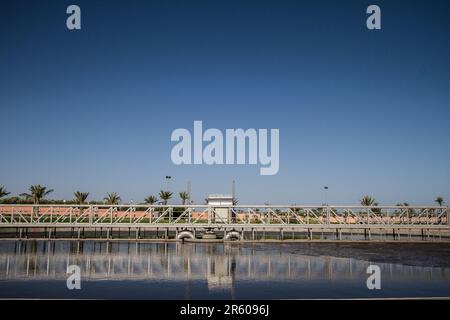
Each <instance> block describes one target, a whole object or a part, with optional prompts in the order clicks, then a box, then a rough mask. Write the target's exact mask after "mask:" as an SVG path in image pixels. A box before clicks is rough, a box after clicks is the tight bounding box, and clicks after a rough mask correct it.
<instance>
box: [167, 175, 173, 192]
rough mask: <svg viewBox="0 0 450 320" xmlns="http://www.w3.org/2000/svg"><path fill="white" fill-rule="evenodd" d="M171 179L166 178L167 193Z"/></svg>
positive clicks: (169, 177)
mask: <svg viewBox="0 0 450 320" xmlns="http://www.w3.org/2000/svg"><path fill="white" fill-rule="evenodd" d="M170 179H172V176H166V191H169V181H170Z"/></svg>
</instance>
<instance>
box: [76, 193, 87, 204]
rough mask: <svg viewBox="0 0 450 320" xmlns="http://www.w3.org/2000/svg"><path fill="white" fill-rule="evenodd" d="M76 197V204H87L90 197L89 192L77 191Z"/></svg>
mask: <svg viewBox="0 0 450 320" xmlns="http://www.w3.org/2000/svg"><path fill="white" fill-rule="evenodd" d="M74 196H75V198H74V199H73V201H74V202H75V203H76V204H85V203H86V199H87V197H88V196H89V192H81V191H77V192H74Z"/></svg>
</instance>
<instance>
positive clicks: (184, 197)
mask: <svg viewBox="0 0 450 320" xmlns="http://www.w3.org/2000/svg"><path fill="white" fill-rule="evenodd" d="M180 198H181V201H182V203H183V206H184V205H185V204H186V201H187V200H189V193H187V192H185V191H183V192H180Z"/></svg>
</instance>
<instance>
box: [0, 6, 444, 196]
mask: <svg viewBox="0 0 450 320" xmlns="http://www.w3.org/2000/svg"><path fill="white" fill-rule="evenodd" d="M69 4H78V5H79V6H80V7H81V10H82V30H81V31H75V32H71V31H68V30H67V29H66V25H65V21H66V17H67V15H66V13H65V11H66V7H67V6H68V5H69ZM370 4H378V5H379V6H380V7H381V10H382V30H381V31H369V30H367V28H366V26H365V23H366V16H367V15H366V14H365V10H366V8H367V6H368V5H370ZM449 13H450V2H449V1H438V0H436V1H432V2H430V1H356V0H355V1H339V2H338V1H334V0H333V1H331V0H330V1H323V0H320V1H313V0H311V1H275V0H273V1H264V0H262V1H249V0H241V1H234V0H226V1H225V0H223V1H216V0H208V1H199V0H188V1H173V0H160V1H124V0H121V1H92V0H90V1H78V0H77V1H42V0H41V1H23V0H21V1H17V0H3V1H1V3H0V40H1V41H0V111H1V113H0V114H1V122H0V132H1V136H2V143H1V153H0V155H1V157H0V185H2V184H4V185H5V186H7V188H8V190H9V191H11V192H12V194H18V193H22V192H25V191H26V189H27V187H28V186H29V185H30V184H38V183H39V184H43V185H46V186H49V187H51V188H54V189H55V192H54V194H53V195H52V197H54V198H61V199H70V198H72V193H73V191H75V190H81V191H89V192H91V196H90V199H91V200H92V199H101V198H103V196H104V195H105V193H106V192H111V191H117V192H118V193H119V194H120V195H121V196H122V199H123V200H124V201H129V200H130V199H133V200H134V201H135V202H136V201H141V200H142V199H143V198H144V196H146V195H149V194H156V193H157V192H158V191H159V190H160V189H161V188H162V187H164V186H165V182H164V177H165V176H166V175H171V176H173V181H172V182H171V185H170V186H171V189H172V190H173V191H176V192H177V193H178V192H179V191H182V190H184V189H186V184H187V182H188V181H191V183H192V195H193V199H194V200H196V202H201V201H203V199H204V198H205V196H206V195H207V194H208V193H222V192H230V191H231V181H232V179H235V180H236V189H237V196H238V198H239V200H240V203H241V204H247V203H264V202H270V203H274V204H275V203H288V204H293V203H296V204H321V203H323V202H324V197H325V195H324V191H323V189H322V187H323V186H324V185H327V186H329V188H330V189H329V190H328V195H327V198H328V199H327V200H328V202H329V203H333V204H356V203H358V199H360V198H361V196H362V195H364V194H370V195H373V196H374V197H375V198H376V199H377V200H378V201H379V202H380V203H381V204H395V203H397V202H404V201H407V202H410V203H412V204H431V203H432V202H433V200H434V199H435V197H436V196H438V195H441V196H444V197H445V198H446V200H447V201H450V161H449V158H450V148H449V143H450V139H449V135H450V132H449V124H450V122H449V116H450V58H449V57H450V41H449V39H450V19H449V18H448V16H449ZM194 120H202V121H203V124H204V126H205V127H207V128H211V127H213V128H219V129H222V130H224V129H226V128H239V127H241V128H279V129H280V171H279V173H278V174H277V175H275V176H260V175H259V167H258V166H206V165H203V166H175V165H173V164H172V162H171V159H170V151H171V148H172V146H173V143H171V141H170V134H171V132H172V130H174V129H176V128H188V129H191V128H192V125H193V121H194ZM176 201H178V199H177V200H176Z"/></svg>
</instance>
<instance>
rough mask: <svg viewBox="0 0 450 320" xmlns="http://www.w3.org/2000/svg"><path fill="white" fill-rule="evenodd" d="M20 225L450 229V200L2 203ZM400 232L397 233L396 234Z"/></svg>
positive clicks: (229, 230)
mask: <svg viewBox="0 0 450 320" xmlns="http://www.w3.org/2000/svg"><path fill="white" fill-rule="evenodd" d="M7 228H9V229H10V228H16V230H18V232H20V233H22V232H26V233H27V232H28V230H29V229H30V230H33V229H35V228H45V230H46V231H47V230H48V232H49V236H51V234H52V231H51V230H52V229H53V230H55V231H56V230H57V229H64V228H65V229H70V230H72V233H73V230H76V232H78V237H80V232H81V230H82V231H83V232H84V231H85V230H93V229H94V230H96V229H101V230H102V231H105V232H106V237H107V238H109V237H110V236H112V232H113V230H114V229H115V230H119V232H120V230H121V229H128V230H133V231H136V237H141V232H142V231H155V230H162V231H165V235H166V238H168V237H169V236H168V234H169V232H175V237H176V238H178V239H180V238H183V237H187V238H195V237H196V231H200V230H216V231H219V230H221V231H223V236H224V238H225V239H227V238H232V237H235V238H240V239H242V238H243V234H244V232H252V238H254V232H258V231H264V232H266V231H267V232H281V233H283V232H284V231H292V232H303V231H305V232H306V234H307V237H308V238H310V239H312V237H313V235H312V233H313V232H317V231H318V230H321V231H322V232H323V231H331V230H336V232H337V233H338V234H339V238H340V232H342V231H343V230H353V231H356V230H364V233H365V234H366V233H367V232H369V233H370V231H371V230H375V229H378V230H384V231H386V230H394V233H395V230H402V229H403V230H406V229H407V230H410V231H411V232H413V233H414V232H419V233H421V234H422V237H423V234H424V230H434V231H439V232H442V231H443V232H448V231H450V209H449V208H448V207H446V206H445V207H444V206H439V207H438V206H266V205H262V206H261V205H248V206H247V205H239V206H226V207H220V208H219V207H212V206H207V205H185V206H183V205H0V232H2V231H4V230H5V229H7ZM394 238H395V234H394Z"/></svg>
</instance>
